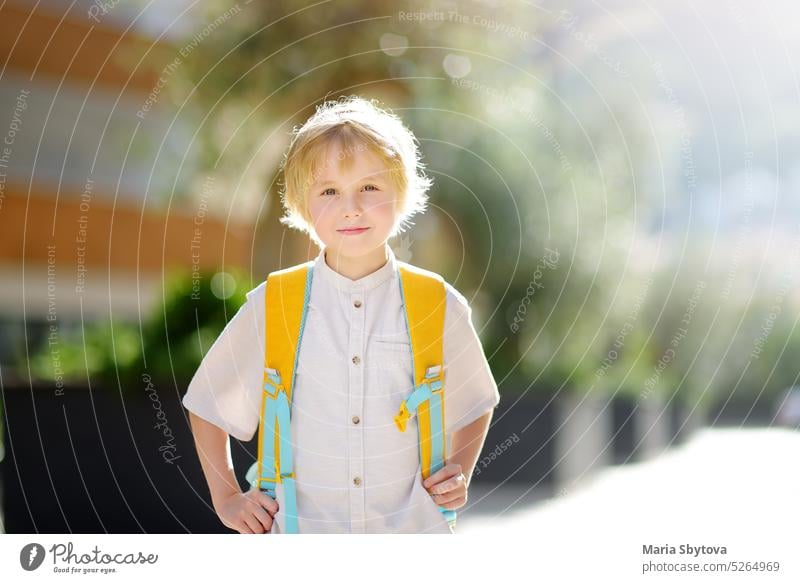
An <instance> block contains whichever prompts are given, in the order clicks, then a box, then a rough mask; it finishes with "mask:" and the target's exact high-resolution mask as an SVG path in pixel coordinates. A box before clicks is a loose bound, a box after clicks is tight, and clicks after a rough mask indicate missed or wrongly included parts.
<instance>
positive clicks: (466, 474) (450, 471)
mask: <svg viewBox="0 0 800 583" xmlns="http://www.w3.org/2000/svg"><path fill="white" fill-rule="evenodd" d="M492 413H493V411H489V412H488V413H486V414H485V415H483V416H482V417H478V418H477V419H476V420H475V421H473V422H472V423H470V424H469V425H466V426H464V427H462V428H461V429H459V430H458V431H455V432H453V438H452V443H451V449H452V452H451V453H450V455H449V456H448V459H447V461H446V463H445V466H444V467H443V468H442V469H440V470H439V471H438V472H436V473H434V474H433V475H432V476H430V477H429V478H428V479H427V480H425V481H424V482H423V483H422V484H423V486H424V487H425V488H426V489H427V490H428V492H429V493H430V494H431V496H433V499H434V501H435V502H436V503H437V504H438V505H439V506H443V507H444V508H447V509H451V510H452V509H456V508H460V507H462V506H464V504H466V503H467V488H468V487H469V483H470V480H471V479H472V472H473V470H474V469H475V464H477V463H478V456H479V455H480V453H481V449H483V443H484V441H485V440H486V434H487V433H488V431H489V424H490V422H491V420H492Z"/></svg>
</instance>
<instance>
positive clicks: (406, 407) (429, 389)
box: [394, 364, 444, 432]
mask: <svg viewBox="0 0 800 583" xmlns="http://www.w3.org/2000/svg"><path fill="white" fill-rule="evenodd" d="M443 386H444V383H443V382H442V365H440V364H438V365H436V366H429V367H428V368H427V370H426V371H425V380H423V381H422V382H421V383H420V384H418V385H417V386H416V387H414V390H413V391H412V392H411V394H410V395H409V396H408V397H407V398H406V399H405V400H403V402H402V403H400V411H398V413H397V415H395V417H394V424H395V425H396V426H397V429H399V430H400V431H401V432H405V430H406V424H407V423H408V420H409V419H411V417H412V416H413V415H414V413H416V411H417V407H418V406H419V405H420V403H423V402H425V401H427V400H428V399H430V398H431V395H432V394H433V393H441V392H442V388H443Z"/></svg>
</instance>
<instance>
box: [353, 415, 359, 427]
mask: <svg viewBox="0 0 800 583" xmlns="http://www.w3.org/2000/svg"><path fill="white" fill-rule="evenodd" d="M359 421H361V419H359V418H358V415H353V424H354V425H358V423H359Z"/></svg>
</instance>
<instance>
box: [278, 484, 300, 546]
mask: <svg viewBox="0 0 800 583" xmlns="http://www.w3.org/2000/svg"><path fill="white" fill-rule="evenodd" d="M281 483H282V484H283V506H284V507H283V508H281V509H280V512H282V513H283V525H284V529H285V531H286V534H297V533H298V532H299V528H298V526H297V489H296V487H295V481H294V478H281Z"/></svg>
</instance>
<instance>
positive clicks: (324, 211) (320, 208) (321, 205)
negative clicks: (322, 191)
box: [308, 199, 334, 224]
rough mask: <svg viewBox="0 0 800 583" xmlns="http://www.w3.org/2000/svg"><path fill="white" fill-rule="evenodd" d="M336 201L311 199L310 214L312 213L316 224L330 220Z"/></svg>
mask: <svg viewBox="0 0 800 583" xmlns="http://www.w3.org/2000/svg"><path fill="white" fill-rule="evenodd" d="M333 207H334V203H333V202H331V201H326V200H322V199H316V200H313V201H310V202H309V204H308V214H310V215H311V221H312V222H313V223H314V224H323V223H325V222H326V221H329V220H330V217H332V216H333V215H334V213H333Z"/></svg>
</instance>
